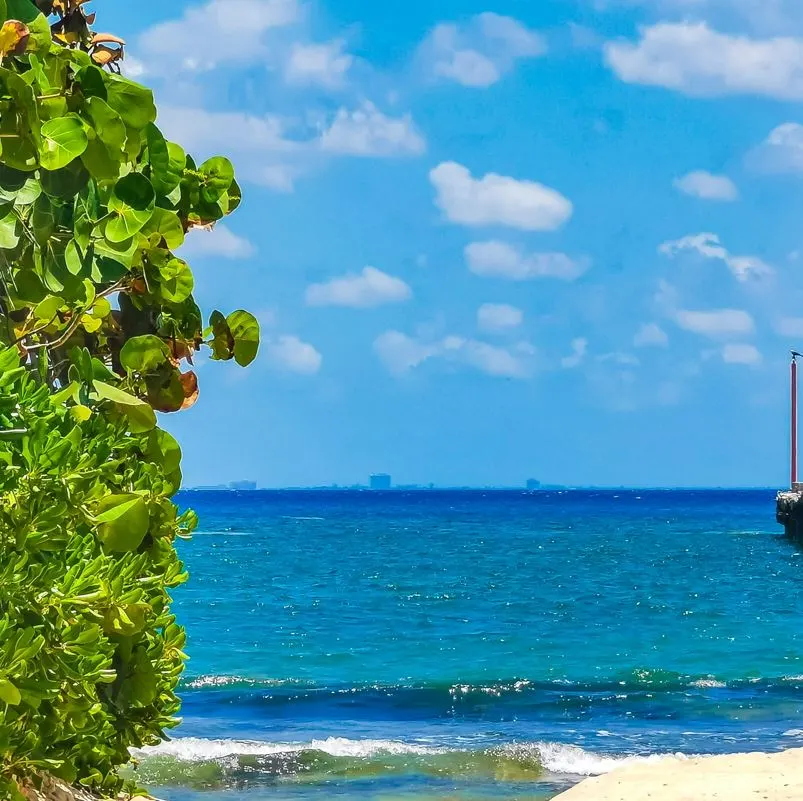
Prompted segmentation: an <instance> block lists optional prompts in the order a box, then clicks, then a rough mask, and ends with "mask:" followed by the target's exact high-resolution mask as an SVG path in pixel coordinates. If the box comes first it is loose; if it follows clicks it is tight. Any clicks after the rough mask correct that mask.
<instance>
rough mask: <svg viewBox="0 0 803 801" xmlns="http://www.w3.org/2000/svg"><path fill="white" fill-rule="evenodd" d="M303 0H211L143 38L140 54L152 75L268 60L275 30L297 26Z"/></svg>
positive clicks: (150, 31)
mask: <svg viewBox="0 0 803 801" xmlns="http://www.w3.org/2000/svg"><path fill="white" fill-rule="evenodd" d="M300 15H301V12H300V7H299V4H298V2H297V0H208V2H206V3H203V4H199V5H192V6H189V7H188V8H187V9H186V10H185V11H184V14H183V16H182V17H181V18H180V19H174V20H169V21H167V22H160V23H157V24H156V25H153V26H151V27H150V28H148V29H147V31H145V33H143V34H142V36H141V37H140V38H139V41H138V43H137V55H138V57H139V58H140V59H141V61H142V62H144V64H145V67H144V69H145V70H146V71H148V72H163V73H165V74H166V75H174V74H175V73H176V72H178V71H186V72H193V73H202V72H209V71H210V70H213V69H215V68H216V67H218V66H219V65H224V64H233V65H243V64H249V63H257V62H260V61H263V60H264V59H265V57H266V55H267V52H268V49H267V45H266V42H265V35H266V34H267V32H268V31H270V30H271V29H277V28H284V27H286V26H288V25H291V24H293V23H294V22H297V21H298V20H299V18H300Z"/></svg>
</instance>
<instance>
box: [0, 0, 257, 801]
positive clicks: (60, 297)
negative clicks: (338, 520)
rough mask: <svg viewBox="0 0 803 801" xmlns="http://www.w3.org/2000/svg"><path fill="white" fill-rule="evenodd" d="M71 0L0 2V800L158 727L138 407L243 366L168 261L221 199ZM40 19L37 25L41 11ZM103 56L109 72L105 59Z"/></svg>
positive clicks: (100, 764)
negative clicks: (203, 373) (222, 364)
mask: <svg viewBox="0 0 803 801" xmlns="http://www.w3.org/2000/svg"><path fill="white" fill-rule="evenodd" d="M85 2H86V0H0V794H2V797H4V798H5V797H8V796H12V797H13V794H14V793H15V792H16V791H15V790H14V789H13V788H14V787H15V786H16V782H15V779H20V778H23V777H31V776H35V775H36V774H37V773H41V772H42V771H49V772H52V773H54V774H56V775H58V776H60V777H62V778H64V779H66V780H68V781H79V782H81V783H83V784H86V785H89V786H96V787H103V788H105V789H108V790H114V789H115V788H116V786H117V784H118V780H117V779H116V774H115V772H114V771H115V768H116V767H117V766H119V765H120V764H122V763H124V762H125V761H127V760H128V758H129V756H128V753H129V752H128V749H129V748H130V747H132V746H139V745H141V744H143V743H152V742H156V741H158V740H159V739H160V738H161V737H162V736H163V730H164V729H165V728H166V727H169V726H170V725H172V724H173V723H174V717H173V716H174V715H175V713H176V711H177V709H178V701H177V699H176V696H175V694H174V690H175V687H176V684H177V682H178V677H179V674H180V672H181V669H182V665H183V659H184V655H183V653H182V651H181V648H182V645H183V637H184V635H183V631H182V630H181V628H180V627H178V626H177V625H176V624H175V621H174V620H173V618H172V616H171V614H170V611H169V595H168V591H169V590H170V589H171V588H173V587H175V586H177V585H178V584H179V583H181V581H183V579H184V574H183V572H182V568H181V565H180V563H179V561H178V557H177V555H176V552H175V549H174V545H173V542H174V540H175V538H176V537H177V536H182V535H184V534H186V533H189V531H190V530H191V529H192V527H193V524H194V516H192V515H191V514H189V513H188V514H185V515H181V516H179V515H178V510H177V508H176V507H175V505H174V504H173V503H172V502H171V501H170V497H171V496H172V495H173V494H174V493H175V491H176V490H177V489H178V488H179V486H180V483H181V471H180V460H181V452H180V450H179V446H178V444H177V443H176V442H175V440H173V438H172V437H171V436H170V435H169V434H167V433H166V432H164V431H161V430H160V429H158V428H157V427H156V415H155V413H154V412H155V411H161V412H173V411H178V410H180V409H185V408H187V407H189V406H191V405H192V404H193V403H195V401H196V399H197V397H198V381H197V377H196V375H195V373H194V371H193V370H192V369H191V367H192V361H193V356H194V354H195V353H196V352H197V351H198V350H199V349H200V348H203V347H208V348H209V349H210V357H211V358H212V359H213V360H224V361H228V360H234V361H236V362H237V363H238V364H240V365H242V366H246V365H248V364H249V363H250V362H252V361H253V360H254V358H255V357H256V355H257V349H258V346H259V326H258V324H257V322H256V320H255V319H254V317H253V316H252V315H250V314H249V313H248V312H245V311H242V310H237V311H234V312H232V313H230V314H228V315H224V314H223V313H221V312H219V311H214V312H213V313H212V315H211V317H210V320H209V325H208V327H206V328H204V326H203V323H202V316H201V311H200V309H199V307H198V305H197V304H196V302H195V300H194V298H193V294H192V293H193V289H194V279H193V275H192V271H191V270H190V268H189V266H188V265H187V263H186V262H185V261H184V260H183V259H181V258H180V257H178V256H177V255H176V254H175V251H176V250H177V249H178V248H179V247H180V246H181V245H182V243H183V242H184V238H185V235H186V234H187V232H188V231H190V230H191V229H193V228H199V227H200V228H209V227H211V226H213V225H214V224H215V223H216V222H217V221H218V220H220V219H221V218H223V217H224V216H226V215H227V214H230V213H231V212H232V211H234V210H235V209H236V208H237V206H238V205H239V203H240V189H239V186H238V185H237V182H236V180H235V178H234V170H233V168H232V165H231V163H230V162H229V161H228V160H227V159H225V158H223V157H215V158H211V159H209V160H208V161H205V162H203V163H202V164H200V165H198V164H196V162H195V161H194V160H193V159H192V158H191V157H190V156H189V155H187V154H186V153H185V152H184V150H183V149H182V148H181V147H180V146H179V145H178V144H175V143H173V142H169V141H167V140H166V139H165V137H164V136H163V135H162V133H161V132H160V130H159V128H158V127H157V126H156V124H155V123H156V108H155V106H154V102H153V97H152V94H151V92H150V91H149V90H148V89H146V88H145V87H143V86H141V85H139V84H137V83H135V82H133V81H130V80H128V79H126V78H124V77H123V76H121V75H120V74H119V64H120V61H121V60H122V58H123V46H124V42H123V41H122V40H120V39H118V38H117V37H114V36H111V35H109V34H96V33H94V32H93V31H92V29H91V25H92V23H93V22H94V14H87V13H86V12H85ZM45 15H48V16H49V19H48V16H45ZM104 67H105V68H107V69H104Z"/></svg>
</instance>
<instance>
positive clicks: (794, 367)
mask: <svg viewBox="0 0 803 801" xmlns="http://www.w3.org/2000/svg"><path fill="white" fill-rule="evenodd" d="M798 356H801V354H800V353H798V352H797V351H796V350H793V351H792V365H791V372H792V375H791V378H792V410H791V411H792V426H791V429H792V430H791V440H792V447H791V462H792V464H791V468H792V469H791V474H792V489H795V487H796V485H797V359H798Z"/></svg>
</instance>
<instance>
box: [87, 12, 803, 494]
mask: <svg viewBox="0 0 803 801" xmlns="http://www.w3.org/2000/svg"><path fill="white" fill-rule="evenodd" d="M98 6H99V7H98V12H99V15H98V16H99V23H100V25H101V27H103V28H104V29H109V30H114V31H115V32H116V33H118V34H120V35H123V36H124V37H125V38H126V39H127V40H128V50H127V61H126V67H125V70H126V71H127V73H128V74H129V75H130V76H132V77H137V79H139V80H142V81H143V82H145V83H147V84H149V85H151V86H153V87H154V89H155V91H156V94H157V100H158V102H159V107H160V124H161V125H162V127H163V129H164V130H165V132H166V134H167V135H169V136H171V137H172V138H174V139H176V140H177V141H179V142H181V143H182V144H184V145H185V146H187V147H188V149H190V150H191V151H192V152H194V153H195V154H197V156H199V157H200V158H205V157H207V156H209V155H213V154H216V153H224V154H226V155H229V156H230V157H231V158H232V160H233V161H234V163H235V166H236V167H237V169H238V176H239V178H240V180H241V183H242V184H243V188H244V192H245V202H244V204H243V206H242V207H241V209H240V210H238V212H237V213H236V214H235V215H234V216H233V217H231V218H230V219H228V220H227V221H225V223H224V224H223V225H221V226H219V227H218V228H217V229H216V230H215V231H213V232H211V233H205V232H199V233H194V234H192V236H191V238H190V240H189V242H188V244H187V245H186V246H185V252H184V255H185V256H186V258H187V259H188V260H190V261H191V263H192V265H193V268H194V270H195V272H196V277H197V284H198V287H197V293H196V294H197V297H198V300H199V302H200V303H201V305H202V307H203V308H205V310H206V311H210V310H211V309H212V308H214V307H219V308H221V309H222V310H224V311H229V310H233V309H235V308H240V307H244V308H248V309H250V310H252V311H254V312H255V313H256V314H257V315H258V316H259V317H260V320H261V322H262V326H263V339H264V343H263V347H262V351H261V354H260V357H259V359H258V362H257V363H255V364H254V365H253V366H252V368H251V369H249V370H247V371H241V370H238V369H237V368H236V367H234V366H230V365H216V364H212V363H209V362H202V363H201V365H200V366H199V378H200V380H201V387H202V395H201V399H200V401H199V403H198V404H197V406H196V407H195V408H194V409H192V410H190V411H189V412H185V413H182V414H180V415H177V416H172V417H169V418H166V419H165V425H166V427H167V428H169V429H170V430H171V431H172V432H173V433H174V434H176V435H177V436H178V437H179V439H180V440H181V442H182V445H183V447H184V451H185V480H186V483H187V484H188V485H196V484H205V483H217V482H223V481H229V480H233V479H239V478H253V479H255V480H257V481H259V482H260V484H262V485H264V486H285V485H298V484H323V483H331V482H338V483H352V482H358V481H365V479H366V476H367V475H368V474H369V473H371V472H375V471H387V472H391V473H392V474H393V476H394V479H395V480H397V481H399V482H402V483H412V482H420V483H426V482H430V481H432V482H435V483H438V484H479V485H482V484H522V483H523V482H524V480H525V479H526V478H528V477H530V476H534V477H538V478H540V479H542V480H543V481H548V482H555V483H567V484H609V485H618V484H641V485H720V486H725V485H779V486H780V485H782V484H783V483H784V482H785V481H786V480H787V472H788V470H787V464H786V463H787V455H786V454H787V443H786V427H787V414H788V412H787V402H788V401H787V395H788V387H787V367H786V364H787V361H788V356H787V353H788V350H789V348H790V347H793V346H798V347H800V346H801V345H803V288H802V287H801V280H800V275H801V271H802V270H803V226H802V225H801V221H803V107H802V106H801V103H802V102H803V5H802V4H801V3H800V2H799V1H798V0H774V1H773V0H761V2H758V0H539V2H532V1H530V2H524V1H523V0H518V1H515V0H509V2H501V1H497V2H475V1H474V0H463V2H455V1H454V0H441V1H440V2H438V3H428V2H422V1H421V0H410V2H406V3H404V4H401V3H398V4H381V3H373V2H371V3H369V2H367V0H311V1H310V2H305V0H207V1H206V2H171V3H169V4H165V3H156V2H153V0H150V1H149V2H145V3H142V4H140V5H139V6H138V14H137V15H136V17H135V16H134V15H133V14H131V13H129V12H127V11H126V9H125V7H123V6H120V7H119V8H116V7H115V4H98Z"/></svg>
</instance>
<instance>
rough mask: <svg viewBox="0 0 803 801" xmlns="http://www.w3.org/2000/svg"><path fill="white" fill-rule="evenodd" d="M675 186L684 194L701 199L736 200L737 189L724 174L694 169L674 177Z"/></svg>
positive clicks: (737, 195)
mask: <svg viewBox="0 0 803 801" xmlns="http://www.w3.org/2000/svg"><path fill="white" fill-rule="evenodd" d="M674 186H675V188H676V189H677V190H678V191H680V192H683V193H684V194H686V195H691V196H692V197H699V198H701V199H703V200H736V199H737V198H738V197H739V190H738V189H737V188H736V184H734V183H733V181H731V179H730V178H728V177H727V176H726V175H712V174H711V173H710V172H706V171H705V170H696V171H694V172H690V173H688V174H687V175H684V176H683V177H682V178H676V179H675V181H674Z"/></svg>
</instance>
